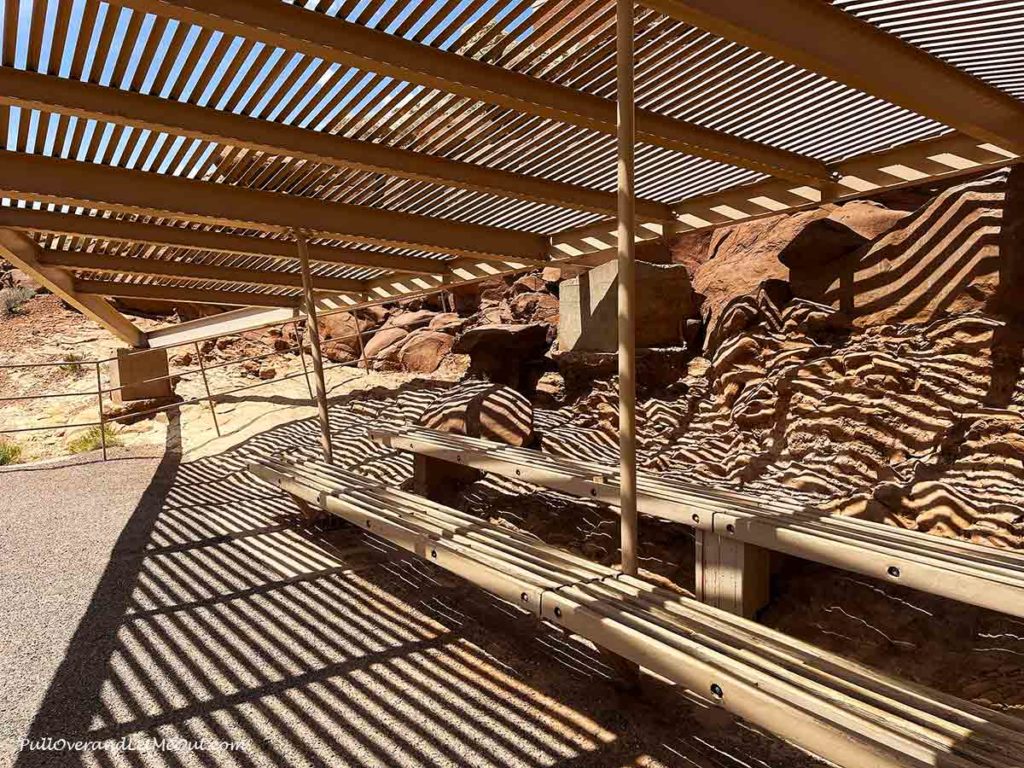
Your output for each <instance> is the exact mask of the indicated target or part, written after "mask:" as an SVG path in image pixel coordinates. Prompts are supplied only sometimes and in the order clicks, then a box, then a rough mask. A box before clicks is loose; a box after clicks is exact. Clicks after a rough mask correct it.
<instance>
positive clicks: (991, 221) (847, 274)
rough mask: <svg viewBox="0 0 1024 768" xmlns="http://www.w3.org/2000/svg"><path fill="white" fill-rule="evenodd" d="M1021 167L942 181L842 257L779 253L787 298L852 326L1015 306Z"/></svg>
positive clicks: (1019, 280)
mask: <svg viewBox="0 0 1024 768" xmlns="http://www.w3.org/2000/svg"><path fill="white" fill-rule="evenodd" d="M1021 221H1024V173H1022V172H1021V171H1020V170H1019V169H1014V170H1012V171H1006V170H1003V171H999V172H997V173H995V174H992V175H989V176H987V177H985V178H982V179H975V180H972V181H969V182H967V183H965V184H960V185H957V186H954V187H950V188H948V189H946V190H945V191H943V192H941V193H940V194H938V195H937V196H936V197H935V198H934V199H932V200H931V201H930V202H929V203H928V204H927V205H925V206H924V207H922V208H920V209H919V210H918V211H916V212H915V213H914V214H912V215H911V216H909V217H908V218H906V219H904V220H903V221H902V222H901V223H900V225H899V226H898V227H896V228H894V229H892V230H891V231H889V232H888V233H887V234H885V235H883V236H881V237H879V238H877V239H875V240H873V241H872V242H870V243H867V244H865V245H864V246H862V247H861V248H859V249H856V250H855V251H853V252H849V253H844V254H838V255H837V254H827V253H826V254H818V256H817V258H814V257H813V256H812V255H811V254H784V255H783V257H782V261H783V262H784V263H785V264H786V266H787V267H788V268H789V270H790V272H791V282H792V285H793V291H794V293H795V294H796V295H798V296H802V297H807V298H810V299H812V300H814V301H819V302H822V303H825V304H830V305H832V306H835V307H838V308H840V309H842V310H843V312H844V313H845V314H847V315H848V316H849V317H850V318H852V320H853V323H854V325H855V326H857V327H860V328H866V327H870V326H876V325H880V324H887V323H920V322H930V321H932V320H936V319H939V318H941V317H942V316H944V315H950V314H957V313H963V312H971V311H980V312H987V313H995V314H1004V315H1008V316H1018V315H1020V314H1021V313H1022V311H1024V308H1022V307H1021V301H1020V296H1021V295H1022V291H1024V247H1022V245H1024V244H1022V242H1021V237H1020V232H1021V227H1022V226H1024V225H1022V224H1021Z"/></svg>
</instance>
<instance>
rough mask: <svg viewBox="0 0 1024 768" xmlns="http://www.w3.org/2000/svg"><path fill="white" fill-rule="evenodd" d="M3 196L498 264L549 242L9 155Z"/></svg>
mask: <svg viewBox="0 0 1024 768" xmlns="http://www.w3.org/2000/svg"><path fill="white" fill-rule="evenodd" d="M0 195H3V196H5V197H13V198H23V199H29V200H38V201H41V202H46V203H57V204H60V205H75V206H82V207H85V208H98V209H103V210H110V211H116V212H120V213H135V214H141V215H148V216H158V217H159V216H165V217H170V218H175V219H186V220H190V221H197V222H202V223H205V224H214V225H222V226H229V227H240V228H254V229H260V230H263V231H266V232H282V231H287V230H289V229H293V228H302V229H305V230H309V231H313V232H317V233H319V234H322V235H326V236H328V237H335V238H338V239H346V240H351V241H354V242H360V243H368V244H371V245H381V246H389V247H396V248H416V249H417V250H424V251H431V252H436V253H449V254H457V255H467V256H474V257H476V258H483V259H494V260H499V261H500V260H504V259H508V258H522V259H528V260H535V261H537V262H538V263H539V262H540V261H543V260H545V259H546V258H547V243H548V240H547V238H545V237H543V236H541V235H536V234H532V233H528V232H517V231H514V230H509V229H500V228H498V227H487V226H482V225H478V224H464V223H461V222H454V221H446V220H443V219H435V218H431V217H429V216H418V215H414V214H409V213H395V212H393V211H388V210H383V209H379V208H365V207H362V206H358V205H348V204H345V203H332V202H326V201H322V200H316V199H310V198H301V197H295V196H291V195H284V194H278V193H273V192H260V191H256V190H251V189H244V188H239V187H232V186H229V185H226V184H211V183H209V182H204V181H195V180H193V179H183V178H177V177H173V176H162V175H160V174H157V173H146V172H143V171H135V170H127V169H124V168H113V167H108V166H99V165H95V164H93V163H82V162H77V161H75V160H62V159H56V158H52V157H43V156H40V155H26V154H21V153H15V152H8V151H2V152H0Z"/></svg>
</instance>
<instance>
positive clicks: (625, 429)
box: [615, 0, 637, 575]
mask: <svg viewBox="0 0 1024 768" xmlns="http://www.w3.org/2000/svg"><path fill="white" fill-rule="evenodd" d="M615 10H616V31H617V33H618V35H617V41H616V51H615V53H616V59H615V60H616V74H617V79H618V99H617V104H618V150H619V152H618V154H619V175H618V198H619V217H618V218H619V228H618V246H619V286H618V301H619V451H620V459H619V462H620V466H619V474H620V478H619V508H620V511H621V515H622V521H621V526H622V529H621V539H622V544H621V546H622V572H623V573H627V574H634V575H635V574H636V572H637V519H636V517H637V516H636V315H635V311H634V310H635V307H634V304H635V299H636V274H635V263H634V258H635V255H636V248H635V246H634V243H633V233H634V230H635V223H636V216H635V209H634V208H635V204H634V198H633V155H634V149H633V145H634V138H635V131H634V126H633V119H634V105H633V0H616V7H615Z"/></svg>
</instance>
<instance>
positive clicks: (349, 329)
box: [318, 312, 374, 363]
mask: <svg viewBox="0 0 1024 768" xmlns="http://www.w3.org/2000/svg"><path fill="white" fill-rule="evenodd" d="M318 325H319V327H320V339H321V341H322V346H323V352H324V357H326V358H327V359H328V360H331V361H333V362H336V363H347V362H349V361H350V360H355V359H356V358H357V357H359V334H361V333H363V334H365V333H366V331H368V330H370V329H371V328H373V327H374V323H373V320H372V319H370V318H369V317H359V316H357V315H355V314H353V313H351V312H341V313H338V314H334V315H326V316H325V317H322V318H319V321H318ZM363 341H364V342H365V341H366V337H365V336H364V337H363Z"/></svg>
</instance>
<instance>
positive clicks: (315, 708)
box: [0, 388, 817, 768]
mask: <svg viewBox="0 0 1024 768" xmlns="http://www.w3.org/2000/svg"><path fill="white" fill-rule="evenodd" d="M429 396H430V388H427V389H424V390H423V391H412V392H411V393H410V394H409V395H408V397H406V398H405V399H400V400H399V401H396V402H395V404H394V410H393V411H391V412H389V414H388V415H389V418H395V419H399V418H402V417H403V414H405V413H406V411H407V410H408V409H411V408H415V407H416V402H417V401H419V400H421V399H422V398H423V397H429ZM372 407H373V404H372V401H366V402H365V403H361V402H359V401H355V402H352V403H347V404H341V405H339V406H337V407H336V408H335V409H334V410H333V412H332V420H333V422H334V425H333V426H334V431H335V433H336V434H337V435H338V439H339V442H341V443H343V445H344V450H341V451H339V454H340V455H341V456H342V457H343V459H344V462H345V463H346V464H347V465H349V466H362V468H363V469H364V471H366V472H368V473H370V474H373V475H375V476H378V477H381V478H387V479H389V480H391V481H395V482H397V481H401V479H402V478H403V477H404V476H405V475H407V473H408V469H409V462H408V460H407V459H406V458H405V457H401V456H395V455H389V454H384V453H382V452H381V451H379V450H378V449H376V447H374V446H373V445H372V444H370V443H369V441H368V440H366V438H365V432H364V428H365V426H366V425H367V424H368V422H369V421H370V419H367V418H366V416H365V414H364V410H365V409H366V408H372ZM379 414H380V411H379V409H378V410H377V415H378V416H379ZM172 426H173V425H172ZM315 435H316V426H315V422H313V421H310V420H305V421H297V422H293V423H290V424H285V425H282V426H278V427H276V428H274V429H271V430H269V431H267V432H264V433H262V434H260V435H258V436H256V437H254V438H252V439H250V440H248V441H247V442H245V443H244V444H242V445H240V446H237V447H236V448H234V449H232V450H229V451H227V452H225V453H223V454H220V455H217V456H213V457H209V458H204V459H200V460H197V461H194V462H191V463H187V464H182V463H180V461H179V460H178V458H177V457H176V455H175V454H173V453H169V454H167V455H165V456H163V457H162V458H159V459H156V460H153V459H149V460H147V459H139V458H131V457H123V458H122V460H119V461H112V462H108V463H106V464H102V463H90V464H84V465H77V466H70V467H49V468H21V469H15V470H14V471H8V472H3V473H0V498H2V502H0V515H2V522H0V524H2V526H3V531H4V537H3V546H4V552H3V557H2V559H0V562H2V565H0V567H2V569H3V573H2V581H0V583H2V584H3V585H4V589H5V591H8V592H9V595H8V596H7V599H8V600H9V601H13V602H9V604H10V605H12V606H13V610H11V611H8V612H6V613H5V618H4V622H5V626H4V627H2V630H3V638H4V639H3V641H2V642H3V646H2V647H3V654H2V656H3V658H2V662H0V663H2V669H0V672H2V679H3V700H2V702H0V712H2V714H0V735H2V738H3V741H4V745H3V755H4V757H3V761H2V764H4V765H16V766H18V768H32V767H33V766H63V765H101V766H108V765H109V766H118V765H145V766H152V765H173V766H190V765H239V766H261V765H275V766H278V765H325V764H328V765H356V766H402V765H431V766H434V765H450V766H467V765H479V766H546V765H564V766H622V765H638V766H661V765H665V766H675V765H679V766H708V767H712V768H718V767H720V766H736V765H751V766H773V767H775V768H801V767H802V766H812V765H816V764H817V763H816V762H815V761H814V760H812V759H810V758H808V757H806V756H805V755H803V754H802V753H800V752H799V751H797V750H796V749H794V748H792V747H789V746H788V745H785V744H783V743H780V742H779V741H777V740H775V739H772V738H770V737H767V736H764V735H762V734H760V733H757V732H755V731H753V730H752V729H750V728H748V727H747V726H745V725H744V724H742V723H738V722H736V721H735V720H733V719H732V718H731V717H729V716H728V715H726V714H724V713H722V712H720V711H718V710H713V709H708V708H706V707H704V706H703V705H701V704H699V703H697V702H693V701H691V700H690V699H688V698H687V697H686V696H685V694H683V693H681V692H679V691H678V690H676V689H674V688H671V687H669V686H667V685H662V684H660V683H658V682H657V681H653V680H651V681H648V682H647V686H646V687H647V690H646V691H645V695H644V696H643V697H642V698H639V699H637V698H635V697H634V696H632V695H627V694H624V693H620V692H619V690H618V689H617V688H616V686H615V685H614V684H613V683H612V682H611V681H610V679H609V677H608V669H607V667H606V666H605V665H604V664H602V663H601V661H600V659H599V657H598V655H597V653H596V651H595V650H594V649H593V648H592V647H589V646H588V645H586V644H584V643H582V642H580V641H577V640H575V639H570V638H567V637H565V636H564V635H562V634H561V633H560V632H559V631H558V630H556V629H555V628H552V627H547V626H543V625H540V624H538V623H537V622H535V621H534V620H533V619H532V618H530V617H527V616H524V615H523V614H521V613H519V612H518V611H517V610H515V609H512V608H510V607H509V606H507V605H506V604H504V603H500V602H498V601H496V600H493V599H491V598H489V597H488V596H487V595H485V594H484V593H482V592H480V591H478V590H476V589H474V588H471V587H469V586H467V585H466V584H464V583H463V582H461V581H457V580H455V579H453V578H451V577H448V576H446V575H445V574H443V573H442V572H440V571H438V570H436V569H434V568H433V567H431V566H430V565H429V564H425V563H421V562H419V561H415V560H410V559H408V558H406V557H404V556H401V555H400V554H399V553H396V552H393V551H392V550H391V549H390V548H389V547H388V546H387V545H386V544H384V543H382V542H380V541H378V540H375V539H372V538H369V537H367V536H366V535H365V534H364V533H363V532H361V531H358V530H355V529H352V528H349V527H347V526H344V527H343V526H338V527H335V528H333V529H330V530H326V529H316V530H311V529H304V528H301V527H300V526H298V524H297V520H296V517H295V509H294V508H293V507H292V505H291V503H290V502H289V501H288V500H286V499H285V498H283V497H281V496H280V495H279V494H278V493H277V492H275V491H272V490H271V489H269V488H268V487H267V486H265V485H263V484H261V483H259V482H258V481H257V480H255V479H254V478H252V477H251V476H250V475H249V474H248V473H247V472H246V471H245V469H244V467H245V465H246V462H247V461H249V460H251V459H252V458H255V457H257V456H260V455H265V454H267V453H270V452H275V451H280V450H284V449H289V450H296V446H300V447H301V448H299V449H298V450H306V449H307V448H306V447H312V446H314V445H315V444H316V440H315ZM82 499H86V500H87V501H82ZM27 522H31V525H26V523H27ZM23 736H26V737H28V738H30V739H34V740H39V739H45V738H47V737H50V738H55V739H58V738H68V739H72V740H74V739H87V740H91V741H94V742H100V741H102V740H106V739H112V740H121V739H131V740H132V743H133V744H134V745H135V746H137V747H141V748H143V749H145V748H151V747H152V746H153V742H151V741H149V740H151V739H160V738H164V739H169V740H174V739H183V740H186V741H193V742H194V741H199V740H203V739H206V740H208V742H207V743H206V746H207V747H212V749H211V750H210V751H196V750H189V749H183V748H180V747H181V744H180V743H178V742H175V741H168V742H166V744H165V746H168V747H175V746H177V747H179V749H176V750H174V751H157V750H151V751H104V750H102V749H100V748H99V747H98V746H96V745H93V746H92V747H91V748H88V749H86V750H85V751H83V752H78V751H72V752H61V751H57V752H44V751H22V752H19V753H16V752H15V750H16V749H17V747H18V744H19V741H20V739H21V738H22V737H23ZM228 744H231V745H237V749H231V748H229V747H228Z"/></svg>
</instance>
